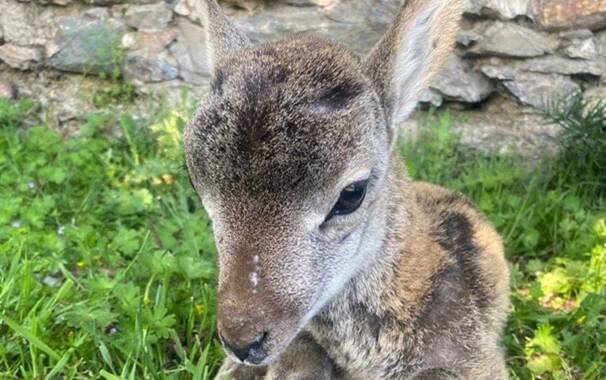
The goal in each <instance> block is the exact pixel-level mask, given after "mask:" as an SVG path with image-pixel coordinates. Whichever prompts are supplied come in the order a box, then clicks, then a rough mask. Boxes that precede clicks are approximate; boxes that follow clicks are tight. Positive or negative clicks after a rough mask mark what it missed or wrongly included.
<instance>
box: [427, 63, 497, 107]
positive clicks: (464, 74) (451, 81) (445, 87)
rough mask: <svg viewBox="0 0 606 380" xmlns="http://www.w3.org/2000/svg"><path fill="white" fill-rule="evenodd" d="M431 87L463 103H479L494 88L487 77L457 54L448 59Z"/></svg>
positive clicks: (448, 97)
mask: <svg viewBox="0 0 606 380" xmlns="http://www.w3.org/2000/svg"><path fill="white" fill-rule="evenodd" d="M431 88H432V89H434V90H436V91H437V92H438V93H439V94H441V95H442V96H443V97H444V98H446V99H447V100H454V101H459V102H465V103H479V102H481V101H483V100H484V99H486V98H487V97H488V96H489V95H490V94H491V93H492V92H493V91H494V90H495V89H494V86H493V85H492V83H491V82H490V80H489V79H487V78H486V77H485V76H484V75H482V74H481V73H478V72H476V71H473V70H472V68H471V66H470V64H469V63H468V62H463V61H462V60H461V59H460V58H459V57H457V56H452V57H451V58H450V59H449V60H448V62H447V63H446V66H445V67H444V69H443V70H442V72H441V73H440V74H439V75H438V77H437V78H436V79H435V80H434V82H433V83H432V85H431Z"/></svg>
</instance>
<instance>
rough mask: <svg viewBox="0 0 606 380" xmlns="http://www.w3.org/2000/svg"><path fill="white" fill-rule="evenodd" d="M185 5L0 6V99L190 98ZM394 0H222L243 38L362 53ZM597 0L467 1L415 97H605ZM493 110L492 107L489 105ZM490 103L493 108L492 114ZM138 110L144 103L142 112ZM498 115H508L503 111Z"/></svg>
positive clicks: (58, 107)
mask: <svg viewBox="0 0 606 380" xmlns="http://www.w3.org/2000/svg"><path fill="white" fill-rule="evenodd" d="M194 1H196V0H170V1H158V0H131V1H128V2H123V1H121V0H86V1H84V0H22V1H17V0H0V62H2V63H0V92H2V93H3V94H4V95H5V96H27V97H33V98H35V99H38V100H40V101H41V103H42V105H43V106H44V109H45V110H46V111H47V113H48V116H49V118H50V119H51V120H52V121H53V122H56V123H57V124H59V125H61V124H64V123H68V122H70V121H72V120H75V119H77V118H78V117H79V115H81V114H83V113H85V112H86V111H88V109H90V107H91V105H90V103H91V102H90V99H89V98H87V96H86V94H87V93H88V92H87V91H88V90H89V89H91V88H98V87H99V86H101V87H103V86H105V85H106V84H105V83H106V82H104V81H103V80H102V79H99V78H100V77H105V78H107V77H109V78H112V77H114V76H116V75H117V74H120V75H121V77H122V78H123V79H124V80H125V81H126V82H127V83H131V84H133V85H134V88H136V91H137V93H138V94H139V97H138V99H139V102H140V101H142V100H143V99H149V98H154V96H153V95H154V94H163V95H166V97H167V99H169V100H171V99H173V100H174V99H177V98H179V97H180V96H181V94H182V93H183V91H182V90H183V89H187V90H188V93H189V94H190V95H191V96H200V94H202V93H203V92H204V91H205V88H206V86H207V84H208V81H209V76H208V65H207V62H206V59H205V54H204V51H205V49H206V42H205V40H204V35H203V30H202V27H201V25H200V19H199V17H198V15H197V14H196V12H195V11H194V9H193V8H194V6H193V4H194ZM401 3H402V0H273V1H263V0H225V1H224V2H223V6H224V8H225V10H226V13H228V15H229V16H230V18H231V19H233V20H234V22H235V23H236V24H238V25H239V26H240V28H242V29H243V30H244V31H245V32H246V34H248V35H249V36H250V38H251V39H253V40H254V41H268V40H273V39H277V38H282V37H285V36H287V35H291V34H297V33H303V34H306V33H313V34H317V35H320V36H324V37H328V38H331V39H334V40H338V41H341V42H343V43H344V44H345V45H347V46H348V47H350V48H351V49H352V50H353V51H355V52H356V53H358V54H360V55H363V54H365V53H366V52H367V51H368V50H369V49H370V48H371V46H372V45H373V44H374V43H375V42H376V41H377V40H378V39H379V38H380V36H381V35H382V33H383V32H384V30H385V29H386V27H387V25H388V24H389V22H390V21H391V19H392V18H393V16H394V14H395V13H396V12H397V10H398V8H399V7H400V5H401ZM605 27H606V0H467V4H466V8H465V17H464V21H463V28H462V30H461V32H460V33H459V35H458V39H457V52H456V54H455V55H454V56H453V57H452V59H451V60H450V62H449V63H448V65H447V67H446V69H445V70H444V72H443V73H442V74H441V75H440V76H439V77H438V78H437V79H436V81H435V83H434V84H433V85H432V87H431V89H430V91H428V92H427V93H426V94H425V95H424V97H423V102H425V103H428V104H433V105H434V106H442V105H443V104H444V103H448V104H453V105H456V106H458V107H467V108H471V109H473V110H475V111H476V112H477V111H478V110H480V111H481V110H485V109H486V110H487V112H495V110H498V109H501V108H502V107H501V106H495V105H494V104H495V102H496V103H497V104H501V103H504V104H510V105H511V106H512V107H513V108H511V107H510V108H508V111H507V112H509V113H511V111H512V110H515V112H514V113H516V114H518V113H520V114H524V113H525V110H528V109H531V108H532V107H539V106H541V104H542V102H543V101H544V100H545V99H548V98H550V97H553V96H560V95H564V94H566V93H569V92H571V91H574V90H585V91H592V92H598V93H599V92H602V93H603V92H604V81H605V79H606V68H605V64H606V63H605V62H606V30H603V29H604V28H605ZM491 105H492V106H491ZM500 107H501V108H500ZM140 109H141V110H142V112H143V111H145V110H149V104H146V105H145V106H141V107H140ZM507 117H508V118H509V117H510V116H507Z"/></svg>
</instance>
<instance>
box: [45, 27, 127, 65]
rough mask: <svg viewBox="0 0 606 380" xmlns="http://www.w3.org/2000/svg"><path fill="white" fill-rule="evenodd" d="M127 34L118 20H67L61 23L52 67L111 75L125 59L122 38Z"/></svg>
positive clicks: (52, 58)
mask: <svg viewBox="0 0 606 380" xmlns="http://www.w3.org/2000/svg"><path fill="white" fill-rule="evenodd" d="M125 31H126V28H125V26H124V25H123V24H122V23H121V22H119V21H117V20H115V19H107V20H91V19H88V18H66V19H64V20H63V21H62V22H61V30H60V32H59V35H58V36H57V40H56V48H55V49H53V50H55V51H56V52H54V51H53V54H52V57H51V58H50V60H49V65H50V66H51V67H53V68H55V69H58V70H62V71H70V72H77V73H95V74H96V73H107V74H109V73H112V72H114V71H115V70H116V69H119V68H120V66H121V64H122V60H123V58H124V57H123V52H122V50H121V39H122V35H123V34H124V33H125Z"/></svg>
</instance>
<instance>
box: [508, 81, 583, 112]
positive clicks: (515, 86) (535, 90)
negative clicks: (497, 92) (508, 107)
mask: <svg viewBox="0 0 606 380" xmlns="http://www.w3.org/2000/svg"><path fill="white" fill-rule="evenodd" d="M502 84H503V86H504V87H505V88H506V89H507V90H508V91H509V92H510V93H511V94H512V95H513V96H514V97H515V98H516V99H517V100H518V101H519V102H520V103H522V104H525V105H529V106H532V107H535V108H542V107H543V106H545V105H546V104H547V102H550V101H553V100H558V99H560V98H562V97H564V96H566V95H569V94H571V93H572V92H574V91H578V90H580V86H579V85H578V84H577V83H575V82H574V81H572V80H571V79H569V78H568V77H565V76H562V75H558V74H536V73H519V74H517V75H516V77H515V79H514V80H512V81H504V82H502Z"/></svg>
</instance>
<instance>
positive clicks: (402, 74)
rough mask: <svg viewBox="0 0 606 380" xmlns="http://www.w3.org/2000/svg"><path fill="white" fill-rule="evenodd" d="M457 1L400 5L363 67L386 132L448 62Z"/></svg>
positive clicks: (458, 11)
mask: <svg viewBox="0 0 606 380" xmlns="http://www.w3.org/2000/svg"><path fill="white" fill-rule="evenodd" d="M461 13H462V1H461V0H406V3H405V4H404V6H403V7H402V9H401V10H400V13H399V14H398V16H397V18H396V20H395V21H394V22H393V24H392V25H391V27H390V28H389V30H388V31H387V33H386V34H385V35H384V36H383V38H382V39H381V40H380V41H379V42H378V43H377V45H376V46H375V47H374V48H373V50H372V51H371V52H370V54H369V56H368V57H367V59H366V61H365V65H366V71H367V73H368V75H369V76H370V78H371V80H372V81H373V82H374V83H375V85H376V87H375V88H376V90H377V92H378V93H379V97H380V98H381V103H382V104H383V107H384V109H385V112H386V117H387V121H388V123H389V125H390V127H391V128H396V127H397V126H398V124H399V123H401V122H402V121H404V120H405V119H406V118H407V117H408V116H410V114H411V113H412V111H413V110H414V108H415V106H416V104H417V100H418V98H419V96H420V95H421V93H422V92H423V90H424V89H425V88H426V87H427V86H428V85H429V84H431V80H432V79H433V78H434V76H435V75H436V74H437V73H438V72H439V71H440V69H441V68H442V66H443V65H444V64H445V62H446V60H447V59H448V55H449V53H450V51H451V49H452V46H453V45H454V42H455V34H456V32H457V29H458V23H459V19H460V16H461Z"/></svg>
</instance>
